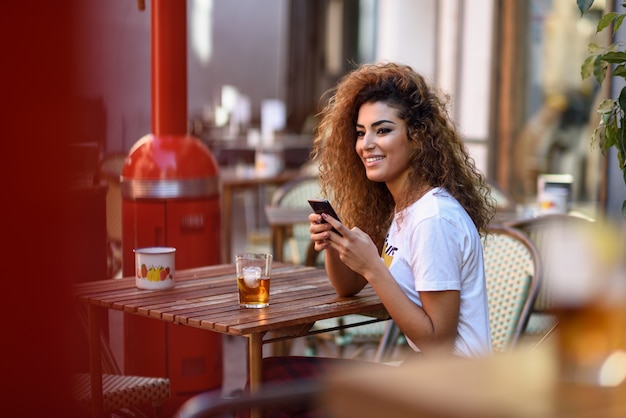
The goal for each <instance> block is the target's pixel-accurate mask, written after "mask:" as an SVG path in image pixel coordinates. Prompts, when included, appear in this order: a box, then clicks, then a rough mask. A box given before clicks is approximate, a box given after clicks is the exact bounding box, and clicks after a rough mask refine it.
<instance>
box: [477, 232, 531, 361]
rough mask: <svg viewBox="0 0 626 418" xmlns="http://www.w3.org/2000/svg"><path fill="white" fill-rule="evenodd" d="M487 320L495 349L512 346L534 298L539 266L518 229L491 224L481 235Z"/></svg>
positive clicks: (500, 349)
mask: <svg viewBox="0 0 626 418" xmlns="http://www.w3.org/2000/svg"><path fill="white" fill-rule="evenodd" d="M483 256H484V263H485V277H486V280H487V294H488V299H489V323H490V326H491V343H492V345H493V350H494V352H496V353H497V352H503V351H507V350H511V349H513V348H515V346H516V345H517V342H518V340H519V338H520V336H521V335H522V332H523V331H524V329H525V328H526V324H527V323H528V318H529V317H530V313H531V309H532V306H533V304H534V303H535V299H536V298H537V293H538V291H539V283H540V281H541V277H542V265H541V260H540V257H539V253H538V251H537V249H536V248H535V246H534V244H533V243H532V242H531V241H530V240H529V239H528V237H526V236H525V235H524V234H523V233H522V232H521V231H519V230H516V229H514V228H510V227H508V226H501V225H492V226H491V227H490V228H489V234H488V235H487V236H486V237H484V238H483Z"/></svg>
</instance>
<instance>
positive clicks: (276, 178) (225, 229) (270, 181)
mask: <svg viewBox="0 0 626 418" xmlns="http://www.w3.org/2000/svg"><path fill="white" fill-rule="evenodd" d="M300 174H301V171H300V170H299V169H286V170H283V171H281V172H280V173H278V174H276V175H271V176H263V175H259V174H257V173H256V172H255V171H254V170H247V171H244V170H240V169H237V168H236V167H224V168H222V169H221V170H220V183H221V190H222V262H224V263H231V262H233V261H234V260H233V254H232V244H233V243H232V237H233V222H234V219H233V199H234V195H235V193H236V192H238V191H242V190H253V191H255V196H256V198H257V204H256V206H257V207H258V208H263V207H264V206H265V204H264V202H263V200H262V198H263V197H264V195H265V193H264V192H265V188H266V187H268V186H280V185H281V184H284V183H287V182H288V181H290V180H293V179H295V178H296V177H298V176H299V175H300Z"/></svg>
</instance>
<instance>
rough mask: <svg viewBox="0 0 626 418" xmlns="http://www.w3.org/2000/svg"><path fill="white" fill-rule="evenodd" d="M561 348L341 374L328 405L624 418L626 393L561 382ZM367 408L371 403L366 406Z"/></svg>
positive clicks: (331, 385)
mask: <svg viewBox="0 0 626 418" xmlns="http://www.w3.org/2000/svg"><path fill="white" fill-rule="evenodd" d="M558 358H559V357H558V353H557V352H556V349H555V347H547V348H542V349H540V350H535V351H531V350H530V349H526V350H524V351H522V350H520V351H517V352H514V353H506V354H499V355H496V356H493V357H491V358H488V359H480V360H468V359H461V358H439V359H438V358H428V359H424V358H422V359H417V360H415V361H413V362H412V363H409V364H405V365H401V366H399V367H389V368H388V369H381V368H380V367H377V368H372V369H370V368H368V367H364V366H363V365H361V366H360V367H358V368H353V367H350V368H347V369H345V370H344V369H341V370H335V371H334V373H333V374H332V376H331V377H330V378H329V382H328V383H327V384H326V386H325V389H324V391H325V393H324V395H323V396H324V398H323V399H322V404H323V405H324V406H326V407H328V409H329V411H328V412H329V416H332V417H335V418H352V417H360V418H374V417H376V418H377V417H381V416H389V417H394V418H418V417H430V418H432V417H437V418H467V417H481V418H507V417H509V418H597V417H602V418H618V417H619V418H622V417H626V385H624V384H622V386H621V387H600V386H597V385H591V384H581V383H574V382H571V381H570V382H568V381H565V380H564V379H561V378H560V375H559V370H558V365H557V363H558ZM364 400H366V401H364Z"/></svg>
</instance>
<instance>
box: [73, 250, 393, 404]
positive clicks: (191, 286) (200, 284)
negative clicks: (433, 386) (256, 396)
mask: <svg viewBox="0 0 626 418" xmlns="http://www.w3.org/2000/svg"><path fill="white" fill-rule="evenodd" d="M271 280H272V282H271V290H270V306H269V307H267V308H263V309H246V308H240V307H239V303H238V296H237V283H236V280H235V265H234V264H223V265H217V266H208V267H201V268H194V269H186V270H179V271H177V272H176V287H174V288H173V289H170V290H161V291H149V290H140V289H137V288H136V287H135V279H134V277H126V278H122V279H117V280H101V281H95V282H87V283H80V284H78V285H76V286H75V288H74V292H75V295H76V297H77V298H78V300H79V301H80V302H83V303H87V304H88V315H89V318H88V319H89V335H90V366H91V371H92V376H91V378H92V400H93V402H92V403H93V408H94V416H97V414H98V411H101V410H102V367H101V362H100V345H99V335H100V325H99V324H100V322H99V317H100V315H101V313H102V311H103V309H101V308H106V309H113V310H118V311H123V312H126V313H130V314H135V315H139V316H144V317H147V318H153V319H155V320H158V321H166V322H173V323H177V324H181V325H184V326H190V327H196V328H201V329H204V330H207V331H213V332H219V333H222V334H228V335H234V336H242V337H246V338H248V362H249V363H248V364H249V379H250V388H251V390H257V389H258V387H259V385H260V382H261V376H262V359H263V350H262V348H263V344H266V343H269V342H275V341H283V340H286V339H290V338H296V337H302V336H305V335H309V329H310V328H311V326H312V325H313V323H314V322H315V321H318V320H321V319H325V318H332V317H338V316H342V315H348V314H357V313H358V314H364V315H368V316H370V317H371V318H372V321H378V320H382V319H387V318H389V315H388V314H387V312H386V310H385V308H384V306H383V304H382V303H381V302H380V300H379V299H378V296H377V295H376V294H375V292H374V291H373V289H372V288H370V287H366V288H365V289H363V290H362V291H361V292H360V293H359V294H358V295H357V296H354V297H338V296H337V295H336V293H335V291H334V289H333V288H332V286H331V285H330V282H329V279H328V276H327V275H326V272H325V271H324V270H321V269H316V268H312V267H304V266H299V265H290V264H284V263H276V262H275V263H274V264H273V266H272V279H271ZM324 331H329V330H323V331H316V332H315V333H317V332H324ZM266 334H267V335H271V338H266Z"/></svg>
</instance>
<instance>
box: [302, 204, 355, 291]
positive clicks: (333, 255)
mask: <svg viewBox="0 0 626 418" xmlns="http://www.w3.org/2000/svg"><path fill="white" fill-rule="evenodd" d="M309 221H310V222H311V226H310V228H309V230H310V232H311V240H312V241H313V242H314V244H315V250H316V251H326V253H325V267H326V274H328V277H329V278H330V282H331V284H332V285H333V287H334V288H335V291H336V292H337V294H338V295H339V296H352V295H355V294H357V293H358V292H360V291H361V289H363V287H365V285H366V284H367V281H366V280H365V279H364V278H363V277H362V276H361V275H359V274H357V273H355V272H354V271H353V270H352V269H351V268H350V267H348V266H346V265H345V264H344V263H343V261H341V259H340V257H339V254H338V253H337V251H335V250H334V249H332V248H331V247H330V243H329V241H328V240H329V238H330V234H332V235H336V236H337V237H338V235H337V234H336V233H334V232H332V231H331V229H332V226H331V225H330V224H328V223H322V222H321V221H322V217H321V216H320V215H317V214H311V215H309Z"/></svg>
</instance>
